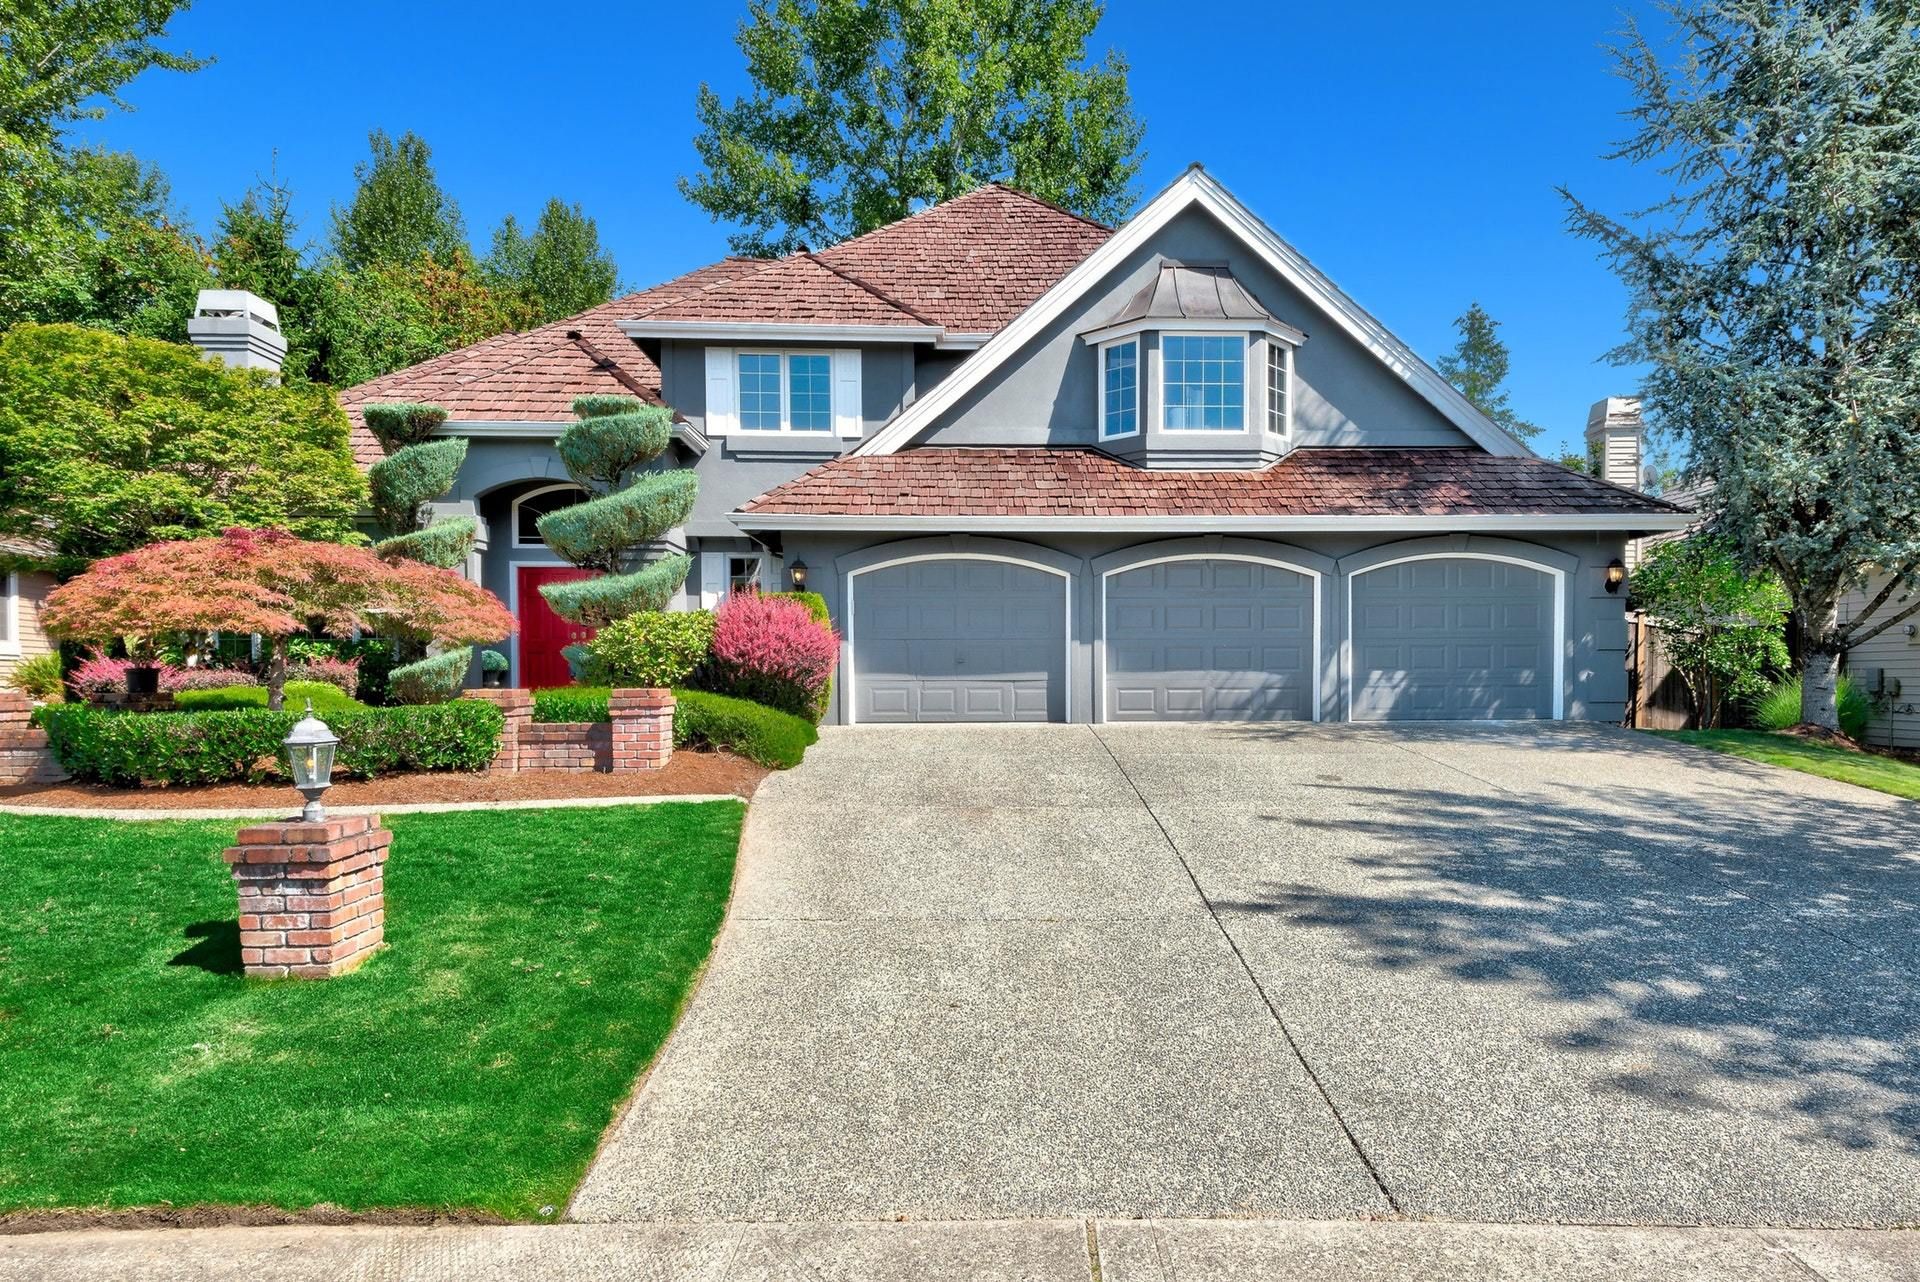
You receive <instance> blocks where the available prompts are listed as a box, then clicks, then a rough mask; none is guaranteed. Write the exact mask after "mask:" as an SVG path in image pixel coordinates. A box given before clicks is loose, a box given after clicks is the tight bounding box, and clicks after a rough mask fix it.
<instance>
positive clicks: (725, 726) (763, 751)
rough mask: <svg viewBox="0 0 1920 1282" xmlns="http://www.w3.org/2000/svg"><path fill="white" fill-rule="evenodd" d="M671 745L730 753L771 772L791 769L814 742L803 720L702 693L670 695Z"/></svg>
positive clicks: (810, 727) (810, 725)
mask: <svg viewBox="0 0 1920 1282" xmlns="http://www.w3.org/2000/svg"><path fill="white" fill-rule="evenodd" d="M673 697H674V701H675V702H674V709H673V744H674V746H675V747H676V748H678V747H686V746H706V747H709V748H723V749H725V750H726V751H728V752H735V753H738V754H739V755H741V756H743V757H745V758H746V759H747V760H749V761H756V762H758V763H760V764H761V765H763V766H768V767H771V768H772V769H774V770H791V769H792V768H793V767H795V766H797V765H799V764H800V759H801V758H802V757H804V756H806V755H807V749H808V748H810V747H812V746H813V745H814V744H815V743H816V742H818V741H819V738H820V732H819V731H818V730H816V729H814V727H813V723H812V722H810V721H808V720H807V719H806V718H805V717H796V716H794V715H793V714H792V713H790V712H782V711H780V710H779V709H778V708H769V707H766V706H765V705H763V704H758V703H749V702H748V701H747V700H745V699H730V698H728V697H727V696H726V695H724V694H709V693H708V692H707V691H705V690H675V691H674V692H673Z"/></svg>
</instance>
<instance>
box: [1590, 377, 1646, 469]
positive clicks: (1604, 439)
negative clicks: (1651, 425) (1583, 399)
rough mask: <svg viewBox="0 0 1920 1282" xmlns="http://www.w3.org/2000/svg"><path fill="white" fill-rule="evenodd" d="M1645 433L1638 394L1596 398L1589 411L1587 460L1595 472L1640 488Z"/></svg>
mask: <svg viewBox="0 0 1920 1282" xmlns="http://www.w3.org/2000/svg"><path fill="white" fill-rule="evenodd" d="M1645 435H1646V427H1645V425H1644V424H1643V423H1642V422H1641V421H1640V398H1639V397H1637V396H1609V397H1607V398H1606V399H1605V400H1603V401H1595V402H1594V403H1593V408H1592V409H1590V410H1588V411H1587V461H1588V463H1589V464H1590V465H1591V466H1592V467H1593V471H1594V474H1595V475H1597V476H1599V477H1600V478H1601V479H1602V480H1605V481H1612V482H1613V483H1614V484H1615V485H1622V486H1625V487H1626V488H1627V489H1630V490H1637V489H1639V488H1640V487H1641V476H1640V466H1641V458H1642V455H1643V454H1644V452H1645V449H1644V441H1643V438H1644V437H1645Z"/></svg>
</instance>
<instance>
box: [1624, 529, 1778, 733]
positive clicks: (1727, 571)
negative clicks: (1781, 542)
mask: <svg viewBox="0 0 1920 1282" xmlns="http://www.w3.org/2000/svg"><path fill="white" fill-rule="evenodd" d="M1633 602H1634V604H1635V605H1636V606H1638V607H1639V608H1640V609H1642V610H1645V611H1646V612H1647V614H1648V615H1649V616H1651V618H1652V619H1653V621H1654V622H1655V623H1656V624H1658V625H1659V626H1658V628H1657V629H1656V631H1655V632H1654V637H1655V644H1657V645H1658V646H1659V647H1660V650H1661V653H1663V654H1665V655H1666V657H1667V662H1669V663H1671V664H1672V665H1673V666H1674V668H1675V669H1676V670H1677V671H1678V672H1679V673H1680V679H1681V680H1682V681H1683V682H1685V683H1686V687H1687V696H1688V698H1689V699H1691V700H1692V701H1693V711H1694V719H1695V722H1696V724H1698V725H1700V726H1701V727H1703V728H1706V727H1712V726H1717V725H1719V724H1720V715H1721V710H1722V709H1723V708H1724V707H1725V706H1726V705H1727V703H1728V702H1730V701H1744V700H1747V699H1751V698H1753V697H1754V696H1755V695H1758V694H1760V693H1762V692H1763V691H1764V690H1766V688H1767V677H1768V674H1769V673H1770V672H1776V671H1778V670H1779V669H1781V668H1784V667H1785V666H1786V665H1787V643H1786V641H1785V639H1784V637H1785V628H1786V622H1787V594H1786V590H1785V589H1783V588H1782V587H1781V586H1780V581H1779V580H1778V579H1776V578H1775V577H1774V576H1773V574H1772V573H1771V572H1770V571H1761V572H1760V573H1757V574H1756V573H1753V572H1752V571H1750V570H1748V569H1746V568H1745V567H1744V566H1742V565H1741V564H1740V557H1739V554H1738V552H1737V551H1736V549H1734V548H1733V547H1731V546H1730V545H1729V544H1728V543H1727V542H1726V541H1725V540H1724V539H1720V538H1716V537H1715V536H1713V535H1709V534H1696V535H1693V536H1692V537H1690V538H1685V539H1672V540H1669V541H1667V542H1665V543H1662V544H1660V545H1658V546H1657V547H1655V548H1654V549H1653V551H1652V553H1651V554H1650V555H1649V556H1648V557H1647V559H1646V560H1645V561H1643V562H1641V563H1640V565H1639V567H1638V568H1636V569H1635V570H1634V572H1633Z"/></svg>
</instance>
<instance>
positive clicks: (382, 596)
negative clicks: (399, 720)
mask: <svg viewBox="0 0 1920 1282" xmlns="http://www.w3.org/2000/svg"><path fill="white" fill-rule="evenodd" d="M40 617H41V622H42V624H43V625H44V626H45V627H46V630H47V631H48V632H49V633H50V634H52V635H53V636H56V637H61V638H65V639H71V640H76V641H94V642H105V641H111V640H113V639H114V638H116V637H117V638H121V639H123V640H124V641H125V643H126V645H127V648H128V652H129V653H130V654H132V655H133V656H134V657H135V658H136V659H151V658H152V657H153V656H154V655H155V653H156V652H157V650H158V648H159V646H160V645H161V644H162V643H163V642H164V641H165V640H166V639H167V638H169V637H172V636H178V635H181V634H189V635H191V634H194V633H205V632H215V631H219V632H244V633H258V634H259V635H260V638H261V641H262V645H263V649H264V658H265V659H266V673H267V706H268V707H271V708H276V709H277V708H279V707H280V706H281V700H282V693H283V689H284V687H285V684H286V672H287V662H286V645H285V641H286V639H287V638H289V637H291V636H294V635H296V634H297V633H301V632H305V631H307V630H308V629H310V628H315V627H324V628H326V629H327V630H329V631H332V632H335V633H345V632H348V631H350V630H352V629H354V628H360V629H363V630H365V631H368V632H376V633H383V634H387V635H398V636H404V637H409V638H412V639H414V640H423V641H443V642H449V643H452V644H456V645H475V644H479V643H481V642H487V641H498V640H500V639H501V638H503V637H507V636H511V635H512V634H513V633H514V632H515V631H517V630H518V628H517V625H516V624H515V622H514V618H513V615H512V614H511V613H509V612H508V610H507V608H506V607H505V606H504V605H502V604H501V603H500V599H499V598H498V597H496V596H494V595H493V594H492V593H491V592H488V591H487V590H486V589H485V588H482V587H481V586H480V585H479V584H477V583H470V582H468V581H467V580H465V579H463V578H461V577H460V576H459V575H458V574H455V573H454V572H453V571H451V570H440V569H435V568H434V567H432V566H429V565H423V564H421V563H419V562H415V561H400V562H387V561H383V560H381V559H380V558H379V557H378V556H376V555H375V554H374V553H373V551H372V550H371V549H369V548H358V547H347V546H344V545H342V544H339V543H314V542H309V541H306V540H304V539H296V538H294V537H293V536H292V535H291V534H288V533H286V532H285V531H284V530H249V529H241V528H234V529H229V530H226V531H225V532H223V533H222V534H221V535H220V536H219V537H218V538H211V539H191V540H187V541H184V542H177V543H153V544H149V545H148V546H146V547H143V548H139V549H137V550H135V551H132V552H127V553H123V554H122V555H120V556H114V557H108V558H106V559H105V560H103V561H97V562H95V563H94V565H93V567H92V568H91V569H89V570H88V571H87V572H86V573H85V574H82V575H80V576H79V577H78V578H75V579H73V580H71V581H70V582H68V583H65V584H62V585H61V586H60V587H58V588H56V589H54V591H53V592H52V593H51V594H49V595H48V597H47V600H46V604H45V606H43V607H42V609H41V615H40Z"/></svg>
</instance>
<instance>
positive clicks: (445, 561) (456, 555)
mask: <svg viewBox="0 0 1920 1282" xmlns="http://www.w3.org/2000/svg"><path fill="white" fill-rule="evenodd" d="M479 537H480V522H479V521H478V520H476V519H475V518H473V517H470V516H450V517H447V518H446V519H445V520H441V521H435V522H434V523H433V524H432V525H429V526H428V527H427V528H426V529H424V530H415V531H414V532H413V533H411V534H399V535H395V536H394V537H393V538H390V539H382V540H380V542H379V543H377V544H375V545H374V551H376V552H378V553H379V554H380V558H381V559H382V560H384V561H418V562H420V563H421V564H422V565H432V566H437V567H439V568H440V569H442V570H457V569H459V568H460V567H461V566H462V565H464V564H466V560H467V554H468V553H469V552H471V551H473V545H474V543H475V542H476V541H477V540H478V539H479Z"/></svg>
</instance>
